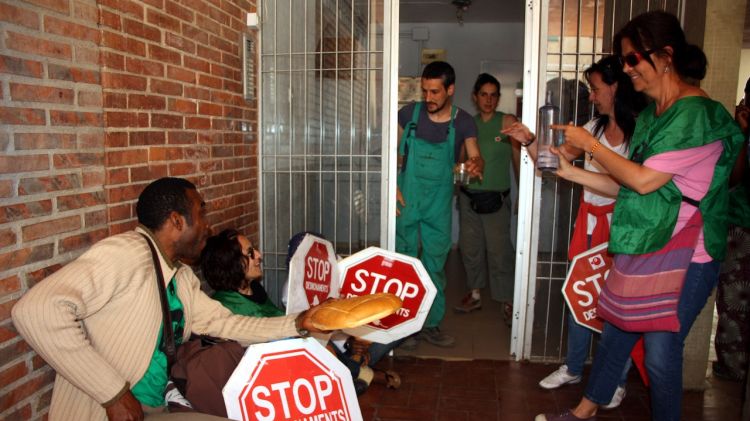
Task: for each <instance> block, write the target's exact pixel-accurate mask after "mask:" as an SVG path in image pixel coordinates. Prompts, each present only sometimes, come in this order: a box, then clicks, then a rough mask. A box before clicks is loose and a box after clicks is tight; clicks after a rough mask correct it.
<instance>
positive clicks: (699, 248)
mask: <svg viewBox="0 0 750 421" xmlns="http://www.w3.org/2000/svg"><path fill="white" fill-rule="evenodd" d="M614 48H615V52H616V53H617V54H618V55H619V56H621V57H622V61H623V70H624V72H625V73H626V74H627V75H628V76H629V77H630V79H631V81H632V82H633V86H634V88H635V90H636V91H638V92H643V93H644V94H646V95H647V96H648V97H650V98H651V99H653V102H652V103H651V104H649V105H648V106H647V107H646V108H645V109H644V110H643V111H642V112H641V114H640V115H639V116H638V119H637V122H636V127H635V130H634V132H633V137H632V139H631V142H630V153H629V157H630V159H626V158H623V157H622V156H621V155H619V154H617V153H614V152H613V151H611V150H610V149H608V148H605V147H602V143H601V141H600V140H599V139H597V138H595V137H593V136H591V134H590V133H589V132H588V131H586V130H584V129H583V128H579V127H575V126H572V125H571V126H558V128H559V129H562V130H564V131H565V142H566V143H565V145H566V147H571V146H572V147H574V148H577V149H581V150H583V151H585V152H586V154H587V155H588V157H589V159H591V160H594V161H596V162H597V163H598V164H599V165H601V166H602V168H604V169H605V170H606V171H607V172H608V173H609V175H608V176H603V175H601V174H594V173H582V172H580V171H576V170H575V169H573V168H572V166H571V165H570V164H569V163H568V162H567V161H566V160H565V159H561V160H560V161H561V162H560V165H561V167H560V169H559V171H558V174H559V175H560V176H562V177H565V178H567V179H569V180H571V181H574V182H577V183H581V184H583V185H585V186H587V187H590V188H594V189H596V190H599V191H601V192H604V193H608V194H617V202H616V204H615V210H614V214H613V216H612V223H611V230H610V241H609V251H610V252H611V253H614V254H624V255H639V254H646V253H650V252H654V251H658V250H661V249H662V248H664V247H665V245H666V244H667V243H668V242H669V240H670V238H671V237H672V236H673V235H675V234H676V233H678V232H680V231H681V229H682V227H683V226H685V225H686V224H687V222H688V220H689V219H690V217H691V216H693V214H694V213H695V212H696V207H697V208H698V209H699V210H700V212H701V215H702V217H703V229H702V231H701V233H700V235H699V236H698V240H697V244H696V246H695V251H694V254H693V256H692V260H691V262H690V264H689V267H688V268H687V274H686V276H685V279H684V281H683V287H682V290H681V292H680V297H679V303H678V305H677V318H678V319H679V325H680V328H679V331H678V332H669V331H649V332H631V331H625V330H622V329H619V328H617V327H615V326H614V325H612V324H610V323H609V322H605V324H604V330H603V332H602V336H601V339H600V341H599V347H598V348H597V351H596V356H595V357H594V365H593V367H592V370H591V375H590V376H589V380H588V384H587V387H586V390H585V393H584V397H583V399H582V400H581V401H580V402H579V404H578V405H577V406H576V407H575V408H574V409H572V410H570V411H566V412H564V413H562V414H557V415H556V414H540V415H538V416H537V417H536V420H537V421H545V420H555V421H560V420H566V421H571V420H581V419H583V420H594V419H596V412H597V409H598V408H599V405H604V404H606V403H607V402H608V401H609V399H610V397H611V396H612V393H613V392H614V391H615V389H616V388H617V383H618V378H619V375H620V373H622V370H623V367H624V366H625V364H626V362H627V360H628V356H629V354H630V351H631V350H632V348H633V346H634V345H635V343H636V341H637V340H638V339H639V338H640V337H641V336H643V338H644V344H645V352H646V356H645V365H646V370H647V372H648V375H649V380H650V382H651V387H650V388H649V391H650V394H651V409H652V412H651V416H652V418H653V419H654V420H679V419H680V410H681V401H682V400H681V397H682V352H683V346H684V340H685V337H686V336H687V334H688V332H689V331H690V327H691V326H692V324H693V322H694V321H695V319H696V317H697V316H698V313H700V311H701V309H702V308H703V306H704V305H705V303H706V300H707V298H708V296H709V295H710V293H711V290H712V289H713V287H714V286H715V285H716V280H717V278H718V269H719V263H718V260H719V259H722V258H723V257H724V253H725V246H726V235H727V221H726V214H727V207H728V177H729V172H730V171H731V169H732V166H733V164H734V161H735V159H736V156H737V151H738V150H739V146H740V144H741V142H742V134H741V133H740V131H739V129H738V128H737V126H736V125H735V124H734V122H733V121H732V117H731V116H730V115H729V113H727V111H726V110H725V109H724V107H723V106H722V105H721V104H720V103H718V102H716V101H713V100H711V99H710V98H708V96H707V95H706V93H705V92H704V91H703V90H701V89H700V88H698V87H696V86H694V84H693V83H694V82H695V81H698V80H701V79H703V77H704V76H705V73H706V64H707V62H706V56H705V55H704V54H703V52H702V51H701V50H700V49H699V48H698V47H696V46H694V45H689V44H688V43H687V42H686V40H685V35H684V33H683V31H682V29H681V28H680V23H679V21H678V20H677V18H676V17H674V16H673V15H671V14H668V13H665V12H661V11H658V12H649V13H645V14H642V15H640V16H638V17H636V18H634V19H633V20H631V21H630V22H628V23H627V24H626V25H625V26H624V27H623V29H621V30H620V32H619V33H618V34H617V35H616V36H615V39H614ZM561 157H564V155H563V154H561Z"/></svg>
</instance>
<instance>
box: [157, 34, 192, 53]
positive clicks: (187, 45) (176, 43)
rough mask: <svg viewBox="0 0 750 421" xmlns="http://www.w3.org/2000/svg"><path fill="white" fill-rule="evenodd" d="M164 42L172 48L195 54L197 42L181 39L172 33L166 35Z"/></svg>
mask: <svg viewBox="0 0 750 421" xmlns="http://www.w3.org/2000/svg"><path fill="white" fill-rule="evenodd" d="M164 41H165V42H166V44H167V45H168V46H170V47H172V48H176V49H178V50H180V51H184V52H186V53H188V54H195V42H193V41H191V40H190V39H188V38H185V37H181V36H179V35H175V34H172V33H169V32H168V33H166V34H164Z"/></svg>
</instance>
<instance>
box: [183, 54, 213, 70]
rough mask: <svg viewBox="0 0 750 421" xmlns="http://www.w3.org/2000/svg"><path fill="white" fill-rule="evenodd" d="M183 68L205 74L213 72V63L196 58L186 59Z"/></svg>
mask: <svg viewBox="0 0 750 421" xmlns="http://www.w3.org/2000/svg"><path fill="white" fill-rule="evenodd" d="M183 68H187V69H192V70H196V71H199V72H203V73H210V72H211V63H209V62H207V61H205V60H201V59H199V58H195V57H185V64H184V66H183Z"/></svg>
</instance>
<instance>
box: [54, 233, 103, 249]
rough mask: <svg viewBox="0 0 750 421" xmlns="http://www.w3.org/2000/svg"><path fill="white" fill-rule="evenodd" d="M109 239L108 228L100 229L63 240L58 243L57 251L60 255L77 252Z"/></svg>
mask: <svg viewBox="0 0 750 421" xmlns="http://www.w3.org/2000/svg"><path fill="white" fill-rule="evenodd" d="M106 237H107V228H100V229H97V230H94V231H89V232H85V233H83V234H76V235H73V236H70V237H66V238H63V239H62V240H60V241H58V243H57V249H58V250H60V253H67V252H71V251H75V250H80V249H83V248H86V247H89V246H91V245H93V244H95V243H96V242H97V241H99V240H103V239H104V238H106Z"/></svg>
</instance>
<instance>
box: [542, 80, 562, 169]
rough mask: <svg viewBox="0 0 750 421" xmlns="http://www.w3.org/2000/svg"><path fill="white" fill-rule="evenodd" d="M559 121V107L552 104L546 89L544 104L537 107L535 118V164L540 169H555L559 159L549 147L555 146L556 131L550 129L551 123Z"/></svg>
mask: <svg viewBox="0 0 750 421" xmlns="http://www.w3.org/2000/svg"><path fill="white" fill-rule="evenodd" d="M559 123H560V108H559V107H557V106H555V105H553V104H552V91H547V95H546V96H545V101H544V106H543V107H541V108H539V119H538V120H537V131H536V133H537V143H538V145H537V159H536V166H537V168H539V169H540V170H542V171H557V166H558V165H559V160H558V157H557V155H555V154H553V153H552V152H551V151H550V150H549V148H550V146H556V145H557V142H556V139H557V137H558V133H557V132H558V131H557V130H553V129H552V125H553V124H559Z"/></svg>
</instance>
